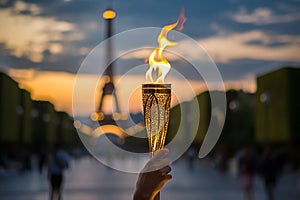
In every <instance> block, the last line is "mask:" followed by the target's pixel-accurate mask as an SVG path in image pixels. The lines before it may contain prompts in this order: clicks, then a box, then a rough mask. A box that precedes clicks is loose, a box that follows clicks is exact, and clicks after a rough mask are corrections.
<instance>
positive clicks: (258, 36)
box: [198, 30, 300, 63]
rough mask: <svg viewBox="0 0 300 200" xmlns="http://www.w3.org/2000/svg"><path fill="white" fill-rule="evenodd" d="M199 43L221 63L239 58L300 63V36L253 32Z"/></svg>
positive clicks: (206, 39) (210, 38) (212, 38)
mask: <svg viewBox="0 0 300 200" xmlns="http://www.w3.org/2000/svg"><path fill="white" fill-rule="evenodd" d="M198 42H199V43H200V44H201V45H202V46H203V47H204V48H205V49H206V50H207V51H208V53H209V54H210V56H211V57H212V58H213V59H214V61H216V62H220V63H228V62H230V61H233V60H238V59H255V60H266V61H290V62H293V61H294V62H300V57H299V52H300V36H293V35H279V34H270V33H265V32H263V31H260V30H253V31H249V32H243V33H228V34H223V35H217V36H213V37H208V38H204V39H199V40H198Z"/></svg>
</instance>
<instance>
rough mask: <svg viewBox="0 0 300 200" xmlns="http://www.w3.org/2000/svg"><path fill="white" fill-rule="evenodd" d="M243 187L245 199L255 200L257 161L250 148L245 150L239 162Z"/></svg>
mask: <svg viewBox="0 0 300 200" xmlns="http://www.w3.org/2000/svg"><path fill="white" fill-rule="evenodd" d="M238 164H239V174H240V182H241V186H242V188H243V190H244V194H245V199H246V200H252V199H253V177H254V174H255V168H256V160H255V157H254V155H253V153H252V152H251V150H250V149H249V148H245V149H243V151H242V152H241V155H240V156H239V160H238Z"/></svg>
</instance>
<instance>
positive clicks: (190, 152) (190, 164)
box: [187, 147, 197, 171]
mask: <svg viewBox="0 0 300 200" xmlns="http://www.w3.org/2000/svg"><path fill="white" fill-rule="evenodd" d="M196 158H197V151H196V149H195V148H193V147H191V148H189V150H188V151H187V159H188V169H190V170H191V171H192V170H193V169H194V162H195V159H196Z"/></svg>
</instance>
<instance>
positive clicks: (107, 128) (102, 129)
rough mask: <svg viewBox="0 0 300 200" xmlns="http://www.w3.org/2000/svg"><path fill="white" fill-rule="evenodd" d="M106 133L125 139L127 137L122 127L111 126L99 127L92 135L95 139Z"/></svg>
mask: <svg viewBox="0 0 300 200" xmlns="http://www.w3.org/2000/svg"><path fill="white" fill-rule="evenodd" d="M106 133H111V134H115V135H117V136H119V137H120V138H124V137H125V136H126V135H125V133H124V131H123V130H122V129H121V128H120V127H118V126H115V125H111V124H109V125H103V126H99V127H98V128H96V129H95V130H94V131H93V133H92V135H93V136H94V137H99V136H101V135H103V134H106Z"/></svg>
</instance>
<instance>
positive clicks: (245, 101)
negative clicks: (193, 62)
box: [0, 0, 300, 200]
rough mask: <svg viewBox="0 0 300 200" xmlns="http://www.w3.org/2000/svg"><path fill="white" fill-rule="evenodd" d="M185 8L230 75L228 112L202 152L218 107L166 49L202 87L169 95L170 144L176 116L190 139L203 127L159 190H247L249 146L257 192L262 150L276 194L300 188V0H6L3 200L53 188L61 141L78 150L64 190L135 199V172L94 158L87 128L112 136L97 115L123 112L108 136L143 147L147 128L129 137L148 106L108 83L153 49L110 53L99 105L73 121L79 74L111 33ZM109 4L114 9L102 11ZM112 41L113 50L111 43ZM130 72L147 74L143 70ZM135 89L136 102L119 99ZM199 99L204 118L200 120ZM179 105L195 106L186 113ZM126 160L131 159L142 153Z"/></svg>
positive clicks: (153, 23) (225, 193) (193, 31)
mask: <svg viewBox="0 0 300 200" xmlns="http://www.w3.org/2000/svg"><path fill="white" fill-rule="evenodd" d="M183 7H184V9H185V15H186V17H187V22H186V24H185V27H184V30H183V31H182V32H183V33H184V34H186V35H188V36H189V37H191V38H193V39H194V40H195V41H197V42H198V43H199V44H200V45H201V46H202V47H203V48H204V49H205V50H206V51H207V53H208V54H209V55H210V56H211V58H212V59H213V60H214V62H215V63H216V65H217V67H218V69H219V71H220V73H221V75H222V78H223V80H224V85H225V89H226V97H227V112H226V116H224V117H225V124H224V128H223V131H222V134H221V137H220V138H219V140H218V142H217V144H216V146H215V147H214V148H213V150H212V152H211V153H210V154H209V155H208V156H207V157H205V158H204V159H201V160H200V159H199V158H197V155H198V150H199V149H200V146H201V144H202V142H203V139H204V137H205V134H206V131H207V129H208V125H209V122H210V118H211V115H212V112H211V109H210V108H211V101H210V96H209V93H208V91H207V89H206V86H205V84H204V82H203V80H199V79H198V78H197V76H195V73H194V71H193V70H190V66H189V64H188V63H187V62H186V61H183V60H172V59H170V63H171V64H172V66H174V67H175V69H176V70H178V71H180V72H182V73H183V74H184V77H185V78H187V79H188V80H189V81H190V83H191V84H192V87H193V89H194V91H196V93H197V94H196V95H197V96H190V95H188V94H186V95H185V94H184V92H183V93H182V94H181V95H182V96H183V99H184V102H180V104H176V102H175V103H173V105H172V109H171V116H170V124H169V131H168V135H167V140H166V143H169V142H170V141H172V138H173V137H175V135H176V134H177V131H178V128H179V124H180V123H182V124H183V127H184V129H183V131H184V132H185V133H186V137H189V136H190V134H189V131H190V129H189V128H190V127H191V126H192V125H191V124H195V123H198V125H199V128H198V131H197V135H196V137H195V138H194V139H193V143H192V144H191V146H190V148H189V150H188V151H187V152H186V153H185V154H184V155H183V156H182V157H181V158H180V159H179V160H178V161H176V162H175V163H173V164H172V169H173V171H172V174H173V180H172V181H170V183H167V186H166V187H165V188H164V189H163V191H162V199H184V198H189V199H246V198H247V197H248V196H247V195H245V191H244V190H243V184H242V183H241V180H240V178H241V177H242V174H243V167H242V166H243V159H242V158H243V156H245V155H251V156H248V157H247V159H248V158H249V157H251V159H250V160H251V165H253V166H255V167H253V170H252V171H251V173H250V174H251V176H252V177H253V180H254V182H253V191H252V192H253V196H254V197H253V199H267V196H268V195H267V194H268V193H267V192H266V191H265V186H264V178H263V177H264V175H263V174H264V171H266V170H264V169H263V167H262V166H263V165H262V163H263V162H262V161H263V160H264V158H265V156H266V155H267V153H266V152H268V153H269V154H268V156H270V158H272V159H271V160H269V161H268V163H272V165H271V167H270V166H269V168H268V170H267V171H272V170H273V171H276V172H275V173H274V174H273V175H271V176H272V177H274V179H276V181H274V182H275V183H276V184H275V185H276V186H275V187H274V191H273V192H274V196H275V199H286V198H287V197H286V194H289V199H299V198H300V192H299V190H300V172H299V167H300V166H299V165H300V122H299V117H298V116H297V115H298V113H300V105H299V104H298V102H299V101H300V94H299V91H300V67H299V66H300V56H299V52H300V29H299V27H300V26H299V25H300V24H299V23H300V14H299V11H300V2H299V1H297V0H288V1H282V0H275V1H268V2H262V1H253V0H252V1H247V0H245V1H236V0H226V1H206V0H205V1H182V0H175V1H174V0H172V1H171V0H166V1H163V2H161V1H138V0H132V1H130V2H128V1H121V0H115V1H108V0H107V1H100V0H85V1H83V0H54V1H35V0H24V1H22V0H12V1H10V0H0V19H1V20H0V27H1V29H0V71H1V72H0V94H1V95H0V185H1V187H0V195H1V199H47V198H48V193H49V186H48V183H47V176H46V174H47V173H46V171H47V162H46V160H47V156H48V155H49V154H50V153H51V151H52V149H53V145H54V144H55V143H60V144H62V147H63V148H64V150H65V151H66V152H68V153H69V154H70V155H71V157H72V161H71V165H70V168H69V169H68V170H67V171H66V180H65V184H64V185H65V187H64V197H65V199H73V200H74V199H82V198H85V199H90V200H92V199H130V198H131V196H132V193H133V191H134V187H135V181H136V178H137V175H136V174H126V173H122V172H118V171H116V170H112V169H110V168H108V167H106V166H104V165H102V164H101V163H100V162H97V161H96V160H95V159H94V158H93V157H91V156H90V154H89V153H88V151H87V150H86V149H85V148H84V145H83V144H82V141H81V140H80V138H81V139H82V138H84V140H86V141H91V143H93V142H94V141H95V140H94V139H95V137H96V138H100V137H105V136H103V135H97V132H96V131H95V130H94V129H95V127H93V125H92V124H93V121H98V122H99V123H100V124H102V125H103V124H106V125H107V124H110V125H115V122H117V121H118V122H119V123H123V124H125V126H127V133H120V132H118V131H114V130H115V129H114V130H112V129H111V131H110V129H108V132H107V134H106V136H108V137H109V138H110V140H112V141H113V142H114V143H116V144H117V145H118V146H119V147H121V148H123V149H126V150H129V151H133V152H145V151H147V149H148V144H147V138H137V137H135V136H134V134H138V135H146V133H145V130H144V127H143V113H142V111H141V110H142V108H141V106H142V105H141V103H136V102H139V101H140V99H139V98H138V97H135V96H134V95H136V94H135V93H134V94H132V93H131V91H130V93H129V92H127V91H126V89H120V88H118V87H117V95H116V96H114V95H115V94H114V93H112V91H111V90H110V89H112V88H113V89H114V87H115V85H114V84H115V82H114V78H116V79H118V78H119V77H120V76H121V75H122V74H123V73H126V72H127V71H129V70H130V69H131V68H132V67H133V66H137V65H143V64H144V61H145V59H146V58H147V57H148V56H149V53H151V52H146V53H143V54H142V55H135V54H128V55H127V56H124V57H121V58H120V59H118V60H117V61H115V62H114V63H112V64H111V65H110V66H109V68H110V69H113V70H111V71H109V70H107V71H106V76H105V77H102V78H103V79H101V81H99V87H98V88H97V89H98V90H99V92H98V93H97V95H98V96H96V97H95V102H96V103H95V104H96V106H95V107H96V109H94V108H92V109H91V108H86V107H82V108H81V110H80V113H79V114H80V115H78V116H76V120H74V119H73V113H72V91H73V85H74V83H75V81H76V72H77V70H78V69H79V67H80V65H81V63H82V61H83V60H84V58H85V57H86V56H87V55H88V53H89V52H90V51H91V50H92V49H93V48H94V47H95V46H97V45H98V44H99V43H100V42H101V41H103V40H104V39H106V38H107V37H110V36H112V35H114V34H117V33H120V32H122V31H126V30H130V29H134V28H140V27H162V26H163V25H165V24H170V23H173V22H175V21H176V20H177V16H178V15H179V13H180V11H181V9H182V8H183ZM107 9H108V10H110V9H113V11H114V13H115V14H116V16H113V17H111V16H108V17H107V16H104V15H102V14H103V12H105V11H107ZM154 37H156V36H154ZM110 45H111V47H110V48H108V50H107V52H106V53H107V56H108V57H109V56H111V55H112V54H113V53H114V51H113V44H110ZM186 50H187V52H188V53H189V51H188V49H186ZM190 53H191V54H192V53H193V52H192V51H191V52H190ZM196 57H197V56H196ZM99 67H103V66H101V63H99ZM146 70H147V69H145V72H146ZM85 78H86V82H87V87H88V83H89V80H95V79H99V78H100V77H97V76H95V75H93V74H85ZM134 78H136V79H132V80H143V79H144V74H137V75H136V76H135V77H134ZM111 83H112V86H111V85H110V84H111ZM105 86H106V87H105ZM126 87H127V86H126V85H123V88H126ZM183 91H184V90H183ZM212 92H214V93H218V92H220V91H217V90H216V91H212ZM130 95H132V96H133V97H131V96H130ZM107 96H112V97H113V98H115V99H116V102H115V103H114V104H115V106H116V105H117V111H116V112H115V113H113V112H111V113H109V111H107V110H106V109H107V108H106V107H105V103H101V102H103V101H104V97H107ZM128 96H129V97H128ZM128 98H129V99H130V103H131V105H126V104H127V103H128V101H124V99H128ZM194 99H197V100H198V104H199V108H200V115H201V116H200V119H201V120H200V121H195V120H193V104H192V103H191V102H192V101H193V100H194ZM182 107H184V108H185V110H188V111H190V112H188V113H181V108H182ZM108 110H109V109H108ZM181 115H184V116H185V117H184V120H183V121H182V120H181ZM133 122H134V123H133ZM135 125H137V126H135ZM76 128H78V130H79V132H77V130H76ZM266 149H267V150H268V151H266ZM245 152H248V153H245ZM249 152H250V153H249ZM268 158H269V157H268ZM123 159H124V160H126V158H123ZM248 161H249V160H248ZM126 162H127V164H128V165H129V166H130V165H132V164H133V163H135V162H136V161H133V160H132V158H130V159H127V160H126ZM249 162H250V161H249Z"/></svg>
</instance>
